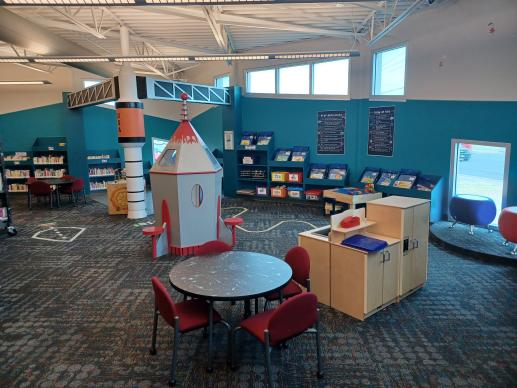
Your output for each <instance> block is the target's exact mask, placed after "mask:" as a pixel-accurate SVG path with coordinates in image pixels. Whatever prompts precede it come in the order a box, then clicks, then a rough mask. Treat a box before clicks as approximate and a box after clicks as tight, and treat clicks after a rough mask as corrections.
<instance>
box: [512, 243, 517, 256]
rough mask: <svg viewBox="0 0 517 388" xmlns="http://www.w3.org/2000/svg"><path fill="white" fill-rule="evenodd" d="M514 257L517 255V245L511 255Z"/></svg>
mask: <svg viewBox="0 0 517 388" xmlns="http://www.w3.org/2000/svg"><path fill="white" fill-rule="evenodd" d="M511 254H512V255H513V256H515V255H517V244H515V247H514V248H513V250H512V253H511Z"/></svg>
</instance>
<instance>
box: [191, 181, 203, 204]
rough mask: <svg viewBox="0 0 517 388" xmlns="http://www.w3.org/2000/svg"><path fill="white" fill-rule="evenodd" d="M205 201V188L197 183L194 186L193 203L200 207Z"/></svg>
mask: <svg viewBox="0 0 517 388" xmlns="http://www.w3.org/2000/svg"><path fill="white" fill-rule="evenodd" d="M202 203H203V189H202V188H201V185H198V184H195V185H194V187H192V204H193V205H194V207H200V206H201V204H202Z"/></svg>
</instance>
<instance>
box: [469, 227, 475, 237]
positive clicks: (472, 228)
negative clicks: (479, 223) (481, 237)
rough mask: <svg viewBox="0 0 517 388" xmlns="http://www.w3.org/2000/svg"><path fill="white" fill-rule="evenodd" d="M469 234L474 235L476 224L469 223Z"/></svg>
mask: <svg viewBox="0 0 517 388" xmlns="http://www.w3.org/2000/svg"><path fill="white" fill-rule="evenodd" d="M469 234H470V235H471V236H472V235H474V225H469Z"/></svg>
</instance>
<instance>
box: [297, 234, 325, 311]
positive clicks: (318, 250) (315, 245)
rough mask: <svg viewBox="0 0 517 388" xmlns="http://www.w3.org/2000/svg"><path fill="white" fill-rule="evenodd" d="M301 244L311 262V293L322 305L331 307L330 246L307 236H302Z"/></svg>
mask: <svg viewBox="0 0 517 388" xmlns="http://www.w3.org/2000/svg"><path fill="white" fill-rule="evenodd" d="M299 243H300V246H302V247H304V248H305V249H306V250H307V252H308V253H309V257H310V260H311V271H310V279H311V291H312V292H314V293H315V294H316V296H317V297H318V301H319V302H320V303H323V304H326V305H327V306H330V244H329V243H328V242H327V241H321V240H318V239H316V238H310V237H306V236H300V238H299Z"/></svg>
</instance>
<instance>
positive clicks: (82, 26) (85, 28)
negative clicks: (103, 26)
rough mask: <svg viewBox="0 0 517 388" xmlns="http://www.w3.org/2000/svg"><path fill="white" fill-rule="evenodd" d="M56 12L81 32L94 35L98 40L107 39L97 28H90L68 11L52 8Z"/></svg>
mask: <svg viewBox="0 0 517 388" xmlns="http://www.w3.org/2000/svg"><path fill="white" fill-rule="evenodd" d="M50 8H51V9H52V10H53V11H54V12H57V13H58V14H60V15H62V16H64V17H65V18H67V19H68V20H70V21H71V22H72V23H74V24H75V25H76V26H78V27H79V28H80V29H81V30H83V31H84V32H87V33H88V34H92V35H93V36H95V37H96V38H99V39H106V37H105V36H104V35H103V34H101V33H100V32H99V31H97V30H96V29H95V28H92V27H90V26H88V25H87V24H85V23H83V22H81V21H79V20H78V19H77V18H76V17H75V16H72V15H71V14H70V13H69V12H68V10H67V9H64V10H61V9H59V8H57V7H50Z"/></svg>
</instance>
